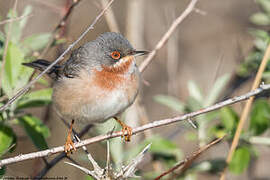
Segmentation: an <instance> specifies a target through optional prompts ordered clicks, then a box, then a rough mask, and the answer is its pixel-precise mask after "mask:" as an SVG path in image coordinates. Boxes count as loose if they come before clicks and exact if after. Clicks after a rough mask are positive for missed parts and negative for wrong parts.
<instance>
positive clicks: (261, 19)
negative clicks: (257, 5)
mask: <svg viewBox="0 0 270 180" xmlns="http://www.w3.org/2000/svg"><path fill="white" fill-rule="evenodd" d="M250 21H251V22H252V23H254V24H256V25H269V24H270V18H269V16H268V15H267V14H265V13H262V12H258V13H255V14H253V15H252V16H251V17H250Z"/></svg>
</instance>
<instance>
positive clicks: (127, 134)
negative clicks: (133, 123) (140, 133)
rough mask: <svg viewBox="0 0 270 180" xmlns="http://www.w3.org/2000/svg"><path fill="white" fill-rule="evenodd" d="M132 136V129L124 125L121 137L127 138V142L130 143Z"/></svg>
mask: <svg viewBox="0 0 270 180" xmlns="http://www.w3.org/2000/svg"><path fill="white" fill-rule="evenodd" d="M131 135H132V128H131V127H130V126H127V125H126V124H124V125H122V135H121V137H122V138H123V137H125V141H127V142H129V141H130V138H131Z"/></svg>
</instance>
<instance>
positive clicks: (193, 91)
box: [188, 81, 203, 103]
mask: <svg viewBox="0 0 270 180" xmlns="http://www.w3.org/2000/svg"><path fill="white" fill-rule="evenodd" d="M188 90H189V95H190V96H191V97H193V98H194V99H195V100H197V101H199V102H200V103H202V102H203V94H202V92H201V89H200V88H199V87H198V86H197V84H196V83H195V82H194V81H188Z"/></svg>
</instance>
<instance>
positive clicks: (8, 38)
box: [0, 0, 18, 88]
mask: <svg viewBox="0 0 270 180" xmlns="http://www.w3.org/2000/svg"><path fill="white" fill-rule="evenodd" d="M17 4H18V0H15V2H14V5H13V9H12V10H13V13H15V11H16V9H17ZM12 19H13V17H12V18H11V19H10V20H12ZM12 24H13V21H11V23H9V24H8V32H7V36H6V40H5V47H4V53H3V59H2V65H1V72H0V88H1V86H2V83H1V82H2V81H1V79H2V77H3V74H4V69H5V64H6V57H7V51H8V44H9V40H10V36H11V32H12Z"/></svg>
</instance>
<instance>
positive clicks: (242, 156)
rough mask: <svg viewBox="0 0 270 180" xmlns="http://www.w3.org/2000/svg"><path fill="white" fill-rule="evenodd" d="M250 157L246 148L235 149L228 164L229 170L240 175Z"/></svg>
mask: <svg viewBox="0 0 270 180" xmlns="http://www.w3.org/2000/svg"><path fill="white" fill-rule="evenodd" d="M250 156H251V155H250V152H249V148H248V147H239V148H237V149H236V151H235V153H234V155H233V157H232V161H231V163H230V164H229V170H230V171H231V172H233V173H235V174H241V173H242V172H244V170H246V169H247V167H248V164H249V161H250Z"/></svg>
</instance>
